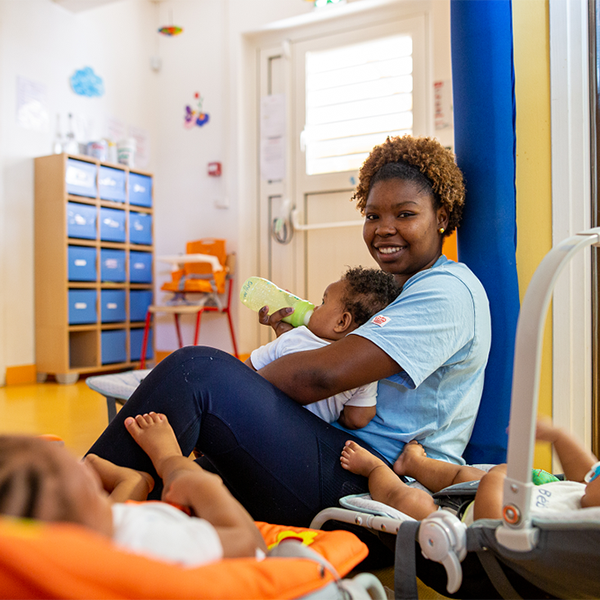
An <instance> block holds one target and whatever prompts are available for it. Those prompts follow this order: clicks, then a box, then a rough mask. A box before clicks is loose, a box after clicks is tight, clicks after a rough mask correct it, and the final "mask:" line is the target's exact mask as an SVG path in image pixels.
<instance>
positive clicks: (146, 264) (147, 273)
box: [129, 251, 152, 283]
mask: <svg viewBox="0 0 600 600" xmlns="http://www.w3.org/2000/svg"><path fill="white" fill-rule="evenodd" d="M129 281H130V282H131V283H152V254H151V253H150V252H136V251H131V252H130V253H129Z"/></svg>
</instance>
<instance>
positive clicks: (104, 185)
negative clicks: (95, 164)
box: [98, 167, 126, 202]
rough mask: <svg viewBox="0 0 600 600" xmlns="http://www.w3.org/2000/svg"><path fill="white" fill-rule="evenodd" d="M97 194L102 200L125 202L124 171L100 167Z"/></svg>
mask: <svg viewBox="0 0 600 600" xmlns="http://www.w3.org/2000/svg"><path fill="white" fill-rule="evenodd" d="M98 192H99V194H100V198H102V200H113V201H114V202H125V198H126V194H125V171H121V169H112V168H111V167H100V171H99V173H98Z"/></svg>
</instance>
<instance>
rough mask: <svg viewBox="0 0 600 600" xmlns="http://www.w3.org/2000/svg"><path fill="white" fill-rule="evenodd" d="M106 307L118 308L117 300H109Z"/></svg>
mask: <svg viewBox="0 0 600 600" xmlns="http://www.w3.org/2000/svg"><path fill="white" fill-rule="evenodd" d="M106 308H117V303H116V302H109V303H108V304H107V305H106Z"/></svg>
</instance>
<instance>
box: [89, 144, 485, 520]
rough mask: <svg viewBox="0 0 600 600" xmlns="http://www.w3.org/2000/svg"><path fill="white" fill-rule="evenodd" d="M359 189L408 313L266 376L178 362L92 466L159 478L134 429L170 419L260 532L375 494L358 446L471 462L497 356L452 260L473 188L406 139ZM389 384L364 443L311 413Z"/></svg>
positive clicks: (189, 356) (467, 274)
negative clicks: (367, 387)
mask: <svg viewBox="0 0 600 600" xmlns="http://www.w3.org/2000/svg"><path fill="white" fill-rule="evenodd" d="M359 177H360V180H359V185H358V188H357V191H356V193H355V199H356V200H357V206H358V208H359V209H360V210H361V212H362V213H363V214H364V216H365V225H364V232H363V236H364V240H365V243H366V244H367V246H368V248H369V251H370V252H371V255H372V256H373V258H374V259H375V260H376V261H377V263H378V264H379V265H380V267H381V268H382V269H383V270H385V271H387V272H389V273H392V274H394V276H395V278H396V280H397V281H398V283H400V285H402V286H403V290H402V293H401V294H400V296H399V297H398V298H397V300H396V301H395V302H393V303H392V304H391V305H389V306H388V307H386V308H385V309H384V310H383V311H381V312H380V313H379V314H378V315H377V316H376V317H375V318H373V319H371V321H370V322H368V323H366V324H365V325H363V326H361V327H359V328H358V329H357V330H355V331H354V332H353V333H352V334H351V335H348V336H347V337H346V338H344V339H343V340H339V341H337V342H336V343H335V344H331V345H330V346H327V347H325V348H321V349H318V350H311V351H306V352H301V353H298V354H295V355H289V356H285V357H282V358H280V359H278V360H276V361H274V362H273V363H271V364H270V365H268V366H267V367H265V368H264V369H262V370H260V371H259V372H258V373H255V372H253V371H252V370H251V369H249V368H248V367H246V366H245V365H243V364H242V363H241V362H239V361H238V360H236V359H235V358H233V357H231V356H230V355H228V354H225V353H223V352H221V351H219V350H215V349H212V348H201V347H187V348H183V349H181V350H179V351H177V352H174V353H173V354H172V355H170V356H169V357H167V358H166V359H165V360H163V361H162V362H161V363H159V364H158V365H157V366H156V368H155V369H154V370H153V371H152V372H151V373H150V374H149V375H148V377H147V378H146V379H145V380H144V381H143V382H142V384H141V385H140V387H139V388H138V389H137V390H136V392H135V393H134V394H133V395H132V397H131V398H130V399H129V400H128V401H127V403H126V404H125V406H124V407H123V409H122V410H121V411H120V412H119V413H118V415H117V417H116V418H115V419H114V420H113V421H112V422H111V424H110V425H109V426H108V428H107V429H106V431H105V432H104V433H103V434H102V436H101V437H100V438H99V439H98V441H97V442H96V443H95V444H94V446H93V447H92V448H91V450H90V452H93V453H95V454H98V455H100V456H102V457H104V458H106V459H108V460H110V461H112V462H115V463H117V464H121V465H123V466H128V467H132V468H135V469H138V470H146V471H148V472H150V473H152V474H154V470H153V468H152V465H151V463H150V461H149V460H148V459H147V457H146V456H145V454H144V453H143V452H142V451H141V450H140V448H139V447H137V444H135V442H134V441H133V440H132V439H131V436H129V434H128V433H127V430H126V429H125V427H124V426H123V422H124V419H125V418H126V417H127V416H134V415H137V414H141V413H145V412H150V411H156V412H160V413H164V414H166V415H167V416H168V419H169V422H170V423H171V425H172V427H173V429H174V430H175V432H176V434H177V438H178V441H179V444H180V446H181V449H182V451H183V453H184V454H188V453H190V452H191V451H192V450H193V449H194V448H196V449H197V450H199V451H200V452H202V453H203V454H204V460H208V461H209V462H210V463H211V464H212V466H213V467H214V469H216V471H217V472H218V473H219V474H220V475H221V476H222V477H223V480H224V481H225V483H226V484H227V486H228V487H229V489H230V490H231V491H232V492H233V494H234V495H235V496H236V497H237V498H238V500H240V502H241V503H242V504H243V506H244V507H245V508H246V509H247V510H248V511H249V512H250V514H251V515H252V516H253V517H254V519H256V520H265V521H269V522H271V523H281V524H286V525H299V526H307V525H308V524H309V523H310V521H311V519H312V518H313V517H314V516H315V514H316V513H317V512H318V511H319V510H321V509H323V508H326V507H328V506H335V505H336V504H337V502H338V499H339V498H340V497H342V496H345V495H348V494H355V493H361V492H366V491H368V489H367V480H366V479H365V478H363V477H361V476H359V475H355V474H353V473H350V472H349V471H346V470H344V469H342V467H341V465H340V458H339V457H340V452H341V450H342V448H343V446H344V443H345V442H346V440H354V441H357V442H358V443H359V444H361V445H362V446H364V447H365V448H367V449H368V450H369V451H370V452H373V453H374V454H375V455H376V456H379V457H381V458H382V459H384V460H385V461H386V462H388V463H389V464H392V463H393V462H394V461H395V460H396V458H397V457H398V455H399V454H400V452H401V451H402V448H403V447H404V444H405V443H408V442H409V441H410V440H413V439H417V440H419V442H420V443H421V445H422V446H423V447H424V448H425V449H426V451H427V453H428V455H429V456H431V457H433V458H440V459H443V460H449V461H451V462H457V463H460V462H461V461H462V459H461V454H462V452H463V450H464V447H465V445H466V443H467V441H468V439H469V436H470V434H471V431H472V428H473V424H474V420H475V416H476V414H477V408H478V406H479V400H480V397H481V390H482V386H483V374H484V368H485V364H486V361H487V356H488V352H489V345H490V317H489V307H488V302H487V298H486V295H485V291H484V289H483V287H482V286H481V284H480V282H479V281H478V280H477V278H476V277H475V276H474V275H473V273H471V271H470V270H469V269H468V268H467V267H466V266H465V265H462V264H460V263H454V262H452V261H448V260H447V259H446V258H445V257H444V256H442V253H441V252H442V241H443V239H444V237H445V236H446V235H448V234H449V233H451V232H452V231H453V230H454V229H455V227H456V226H457V224H458V222H459V220H460V216H461V213H462V208H463V204H464V186H463V180H462V174H461V172H460V170H459V169H458V167H457V166H456V164H455V162H454V157H453V155H452V154H451V153H450V152H449V151H447V150H445V149H444V148H443V147H442V146H440V144H439V143H438V142H437V141H435V140H432V139H428V138H413V137H411V136H404V137H402V138H391V139H390V138H388V140H387V141H386V142H385V143H383V144H381V145H380V146H377V147H375V148H374V149H373V151H372V152H371V154H370V156H369V158H368V159H367V160H366V161H365V163H364V165H363V167H362V168H361V171H360V176H359ZM317 310H318V308H317ZM285 314H286V309H282V310H281V311H278V312H277V313H274V314H273V315H271V316H270V317H267V316H266V310H264V309H263V311H261V313H260V316H259V318H260V320H261V322H262V323H264V324H269V325H271V326H272V327H273V328H274V329H275V331H276V332H277V333H278V334H280V333H281V332H283V331H285V330H286V328H288V327H289V326H288V325H287V324H286V323H283V322H282V321H281V319H282V317H283V316H285ZM377 380H381V381H380V382H379V387H378V406H377V415H376V416H375V418H374V419H373V420H372V421H371V422H370V423H369V424H368V425H367V426H366V427H364V428H363V429H360V430H354V431H349V430H344V429H343V428H342V427H341V426H339V425H337V424H333V425H331V424H328V423H326V422H324V421H322V420H321V419H319V418H318V417H316V416H315V415H313V414H312V413H311V412H310V411H307V410H304V409H303V408H302V406H301V405H302V404H309V403H312V402H316V401H317V400H321V399H323V398H327V397H329V396H333V395H334V394H337V393H339V392H341V391H344V390H348V389H351V388H354V387H358V386H361V385H364V384H367V383H369V382H372V381H377Z"/></svg>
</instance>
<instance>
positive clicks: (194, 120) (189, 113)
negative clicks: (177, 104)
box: [183, 92, 210, 129]
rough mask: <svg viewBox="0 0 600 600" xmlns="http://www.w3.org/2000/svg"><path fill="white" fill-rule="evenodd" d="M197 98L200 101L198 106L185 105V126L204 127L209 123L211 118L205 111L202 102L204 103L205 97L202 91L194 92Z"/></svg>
mask: <svg viewBox="0 0 600 600" xmlns="http://www.w3.org/2000/svg"><path fill="white" fill-rule="evenodd" d="M194 98H195V100H196V101H197V102H198V104H197V106H196V108H194V107H192V106H190V105H189V104H188V105H187V106H186V107H185V117H184V121H183V126H184V127H185V128H186V129H191V128H192V127H196V126H197V127H202V126H203V125H206V123H208V120H209V118H210V116H209V114H208V113H205V112H203V110H202V104H203V103H204V98H203V97H202V96H201V95H200V92H196V93H195V94H194Z"/></svg>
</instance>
